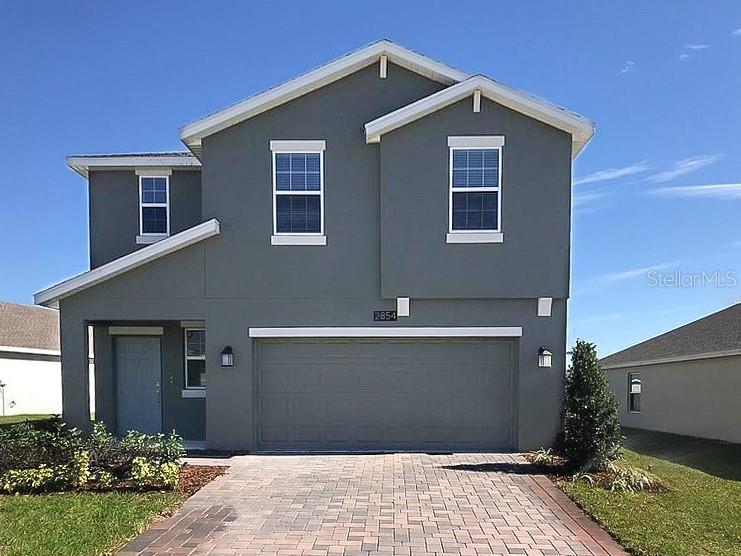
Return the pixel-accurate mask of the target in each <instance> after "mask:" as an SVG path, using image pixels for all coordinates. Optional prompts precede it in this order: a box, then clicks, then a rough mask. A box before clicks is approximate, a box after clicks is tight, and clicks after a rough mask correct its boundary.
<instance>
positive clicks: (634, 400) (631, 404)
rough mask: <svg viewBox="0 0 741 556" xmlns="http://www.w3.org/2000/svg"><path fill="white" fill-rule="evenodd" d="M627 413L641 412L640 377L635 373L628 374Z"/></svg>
mask: <svg viewBox="0 0 741 556" xmlns="http://www.w3.org/2000/svg"><path fill="white" fill-rule="evenodd" d="M628 411H630V412H631V413H640V412H641V375H639V374H637V373H629V374H628Z"/></svg>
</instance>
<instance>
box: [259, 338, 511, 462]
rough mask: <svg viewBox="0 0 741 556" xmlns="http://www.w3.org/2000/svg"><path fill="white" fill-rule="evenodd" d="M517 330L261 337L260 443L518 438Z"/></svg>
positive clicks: (501, 443)
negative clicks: (466, 334) (485, 336)
mask: <svg viewBox="0 0 741 556" xmlns="http://www.w3.org/2000/svg"><path fill="white" fill-rule="evenodd" d="M515 346H516V343H515V341H513V340H486V341H483V340H482V341H452V340H451V341H443V340H437V341H434V340H429V341H420V340H409V341H393V340H378V341H371V340H367V341H366V340H344V341H342V340H332V341H277V340H261V341H259V342H258V344H257V363H258V373H257V396H258V400H257V402H258V415H257V418H258V427H257V442H258V446H259V448H260V449H261V450H319V451H335V450H336V451H345V450H430V451H432V450H500V449H512V447H513V441H512V438H513V426H514V425H513V417H512V415H513V410H512V407H513V393H512V392H513V386H512V380H513V376H514V372H513V369H514V366H515V365H516V363H515Z"/></svg>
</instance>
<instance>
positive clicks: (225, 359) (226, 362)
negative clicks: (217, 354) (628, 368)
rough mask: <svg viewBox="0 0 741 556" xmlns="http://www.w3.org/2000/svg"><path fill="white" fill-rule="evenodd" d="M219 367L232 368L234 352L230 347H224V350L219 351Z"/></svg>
mask: <svg viewBox="0 0 741 556" xmlns="http://www.w3.org/2000/svg"><path fill="white" fill-rule="evenodd" d="M221 366H222V367H233V366H234V350H233V349H232V346H224V349H222V350H221Z"/></svg>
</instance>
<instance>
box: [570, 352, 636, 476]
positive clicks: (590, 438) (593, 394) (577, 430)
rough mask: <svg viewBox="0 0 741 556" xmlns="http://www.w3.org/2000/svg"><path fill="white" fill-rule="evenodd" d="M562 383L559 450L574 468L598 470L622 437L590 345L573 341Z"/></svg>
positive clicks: (614, 454) (612, 455)
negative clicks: (569, 361)
mask: <svg viewBox="0 0 741 556" xmlns="http://www.w3.org/2000/svg"><path fill="white" fill-rule="evenodd" d="M564 386H565V387H564V391H565V392H564V403H563V418H562V420H563V429H562V431H561V438H560V443H561V446H560V448H561V452H562V453H563V456H564V457H565V458H566V459H567V460H568V462H569V465H570V466H571V467H572V468H573V469H574V470H579V471H584V472H588V471H598V470H602V469H604V468H605V467H606V466H607V464H608V463H610V462H611V461H613V460H614V459H616V458H617V457H618V451H619V450H620V445H621V443H622V436H621V431H620V419H619V417H618V406H617V401H616V400H615V396H614V395H613V393H612V392H611V391H610V388H609V385H608V381H607V376H606V374H605V372H604V371H603V370H602V367H601V366H600V364H599V361H598V360H597V352H596V350H595V346H594V344H591V343H589V342H586V341H584V340H577V341H576V346H575V347H574V349H573V351H572V352H571V364H570V366H569V368H568V370H567V371H566V379H565V385H564Z"/></svg>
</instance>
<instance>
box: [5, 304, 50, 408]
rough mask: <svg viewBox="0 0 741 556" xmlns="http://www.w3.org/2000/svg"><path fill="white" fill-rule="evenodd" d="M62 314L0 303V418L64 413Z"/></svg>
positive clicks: (42, 308)
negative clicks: (60, 358)
mask: <svg viewBox="0 0 741 556" xmlns="http://www.w3.org/2000/svg"><path fill="white" fill-rule="evenodd" d="M59 355H60V352H59V313H58V312H57V311H55V310H53V309H46V308H44V307H33V306H28V305H18V304H16V303H8V302H5V301H0V415H21V414H47V413H61V412H62V374H61V366H60V364H59Z"/></svg>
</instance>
